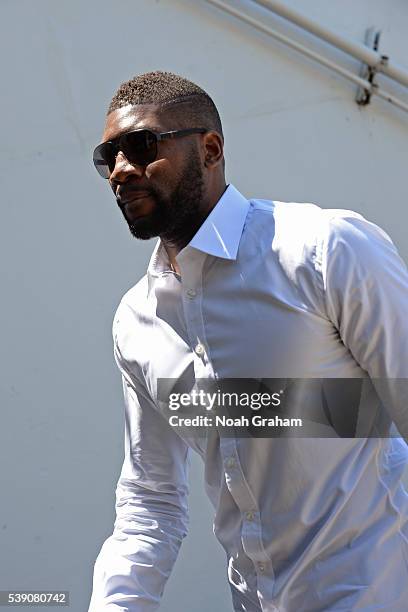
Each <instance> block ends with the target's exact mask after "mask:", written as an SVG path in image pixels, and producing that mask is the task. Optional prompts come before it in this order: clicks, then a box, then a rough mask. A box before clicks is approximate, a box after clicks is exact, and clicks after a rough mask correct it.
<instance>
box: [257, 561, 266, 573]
mask: <svg viewBox="0 0 408 612" xmlns="http://www.w3.org/2000/svg"><path fill="white" fill-rule="evenodd" d="M258 569H259V571H260V572H264V571H265V566H264V565H262V563H259V565H258Z"/></svg>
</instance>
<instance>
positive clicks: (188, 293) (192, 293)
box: [186, 289, 197, 300]
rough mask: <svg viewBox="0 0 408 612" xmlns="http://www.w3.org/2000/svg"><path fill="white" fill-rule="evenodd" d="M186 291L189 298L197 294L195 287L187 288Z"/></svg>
mask: <svg viewBox="0 0 408 612" xmlns="http://www.w3.org/2000/svg"><path fill="white" fill-rule="evenodd" d="M186 293H187V296H188V297H189V298H190V299H191V300H192V299H194V298H195V296H196V295H197V291H196V290H195V289H187V291H186Z"/></svg>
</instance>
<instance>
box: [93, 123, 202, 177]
mask: <svg viewBox="0 0 408 612" xmlns="http://www.w3.org/2000/svg"><path fill="white" fill-rule="evenodd" d="M207 131H208V130H206V129H205V128H188V129H185V130H174V131H172V132H161V133H160V134H157V133H156V132H152V131H151V130H133V131H131V132H126V133H125V134H121V135H120V136H118V138H115V139H114V140H107V141H106V142H103V143H102V144H100V145H98V146H97V147H96V149H95V151H94V153H93V163H94V165H95V168H96V169H97V171H98V172H99V174H100V175H101V176H102V177H103V178H105V179H108V178H109V177H110V175H111V174H112V172H113V169H114V168H115V163H116V156H117V155H118V153H119V151H121V152H122V153H123V154H124V156H125V157H126V159H127V160H128V162H130V163H131V164H137V165H138V166H147V165H148V164H151V163H152V162H153V161H154V160H155V159H156V157H157V143H158V142H159V140H165V139H167V138H181V137H182V136H187V135H188V134H204V133H205V132H207Z"/></svg>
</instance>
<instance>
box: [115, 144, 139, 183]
mask: <svg viewBox="0 0 408 612" xmlns="http://www.w3.org/2000/svg"><path fill="white" fill-rule="evenodd" d="M144 171H145V167H144V166H138V165H137V164H131V163H130V162H129V161H128V160H127V159H126V157H125V155H124V154H123V153H122V151H119V153H118V154H117V156H116V159H115V167H114V169H113V171H112V173H111V175H110V177H109V181H110V183H111V184H114V183H126V181H127V180H128V179H129V177H131V176H133V177H138V178H140V177H142V176H143V174H144Z"/></svg>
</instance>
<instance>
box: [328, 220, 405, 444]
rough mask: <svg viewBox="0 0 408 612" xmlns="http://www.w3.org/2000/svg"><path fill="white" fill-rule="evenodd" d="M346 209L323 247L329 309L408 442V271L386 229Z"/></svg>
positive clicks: (330, 223) (330, 315) (332, 225)
mask: <svg viewBox="0 0 408 612" xmlns="http://www.w3.org/2000/svg"><path fill="white" fill-rule="evenodd" d="M342 212H343V214H342V215H340V214H339V215H335V216H332V217H331V218H330V221H329V226H328V232H327V234H326V239H325V243H324V245H323V249H322V250H323V253H322V263H323V266H322V272H323V283H324V288H325V299H326V308H327V313H328V316H329V318H330V319H331V321H332V322H333V324H334V326H335V327H336V328H337V330H338V331H339V334H340V337H341V339H342V341H343V343H344V344H345V345H346V347H347V348H348V349H349V350H350V352H351V354H352V355H353V357H354V359H355V360H356V361H357V363H358V364H359V365H360V367H361V368H363V370H365V371H366V372H367V373H368V375H369V376H370V378H371V379H372V380H373V383H374V386H375V387H376V390H377V393H378V394H379V396H380V399H381V400H382V401H383V404H384V405H385V407H386V409H387V410H388V412H389V414H390V417H391V419H392V420H393V422H394V423H395V425H396V426H397V428H398V431H399V433H400V435H401V436H403V437H404V438H405V441H408V389H407V387H408V336H407V314H408V271H407V268H406V266H405V264H404V262H403V261H402V259H401V257H400V256H399V254H398V252H397V249H396V248H395V246H394V244H393V243H392V241H391V239H390V238H389V236H388V235H387V234H386V233H385V232H384V231H383V230H382V229H381V228H379V227H378V226H377V225H375V224H374V223H371V222H369V221H367V220H366V219H364V218H363V217H362V216H361V215H359V214H358V213H353V212H351V211H350V213H349V214H346V213H347V212H348V211H342Z"/></svg>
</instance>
